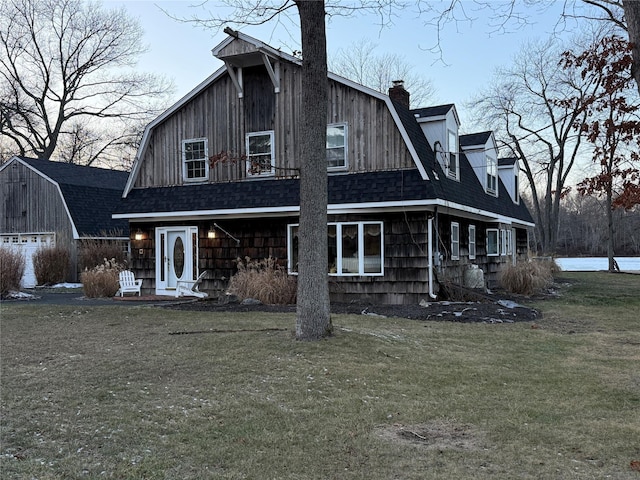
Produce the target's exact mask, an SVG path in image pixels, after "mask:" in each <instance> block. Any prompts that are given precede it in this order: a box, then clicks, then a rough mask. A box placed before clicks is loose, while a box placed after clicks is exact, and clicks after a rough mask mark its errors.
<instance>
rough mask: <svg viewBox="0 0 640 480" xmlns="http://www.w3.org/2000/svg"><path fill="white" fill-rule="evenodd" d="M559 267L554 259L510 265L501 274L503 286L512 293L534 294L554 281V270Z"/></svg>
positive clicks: (500, 279) (557, 269)
mask: <svg viewBox="0 0 640 480" xmlns="http://www.w3.org/2000/svg"><path fill="white" fill-rule="evenodd" d="M558 271H559V268H558V266H557V265H556V263H555V262H553V261H544V262H539V261H529V262H521V263H518V264H516V265H509V266H507V267H506V268H504V269H503V270H502V271H501V272H500V275H499V279H498V280H499V282H500V285H501V286H502V288H504V289H505V290H506V291H508V292H511V293H517V294H520V295H533V294H535V293H539V292H541V291H543V290H544V289H545V288H548V287H550V286H551V284H552V283H553V275H554V272H558Z"/></svg>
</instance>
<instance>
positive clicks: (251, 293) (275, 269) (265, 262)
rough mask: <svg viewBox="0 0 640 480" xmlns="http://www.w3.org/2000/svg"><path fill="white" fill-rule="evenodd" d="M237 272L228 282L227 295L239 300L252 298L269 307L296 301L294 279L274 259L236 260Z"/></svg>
mask: <svg viewBox="0 0 640 480" xmlns="http://www.w3.org/2000/svg"><path fill="white" fill-rule="evenodd" d="M236 262H237V265H238V271H237V273H236V274H235V275H233V276H232V277H231V280H230V281H229V288H228V291H229V293H231V294H233V295H236V296H237V297H238V298H239V299H240V300H244V299H246V298H254V299H256V300H260V301H261V302H262V303H265V304H269V305H289V304H293V303H295V301H296V289H297V282H296V277H295V276H293V275H289V274H288V273H287V271H286V269H285V268H284V267H282V266H281V265H278V263H277V262H276V260H275V258H272V257H269V258H264V259H262V260H252V259H250V258H249V257H245V259H244V260H242V259H241V258H238V259H237V260H236Z"/></svg>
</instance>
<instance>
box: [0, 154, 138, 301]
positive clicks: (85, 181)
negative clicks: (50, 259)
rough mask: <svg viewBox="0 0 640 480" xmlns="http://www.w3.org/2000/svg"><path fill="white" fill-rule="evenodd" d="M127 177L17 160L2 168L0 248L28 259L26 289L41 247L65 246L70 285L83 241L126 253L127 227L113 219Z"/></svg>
mask: <svg viewBox="0 0 640 480" xmlns="http://www.w3.org/2000/svg"><path fill="white" fill-rule="evenodd" d="M127 178H128V174H127V172H122V171H116V170H106V169H102V168H94V167H84V166H80V165H73V164H69V163H61V162H52V161H49V160H42V159H36V158H28V157H20V156H14V157H12V158H11V159H10V160H9V161H8V162H6V163H4V164H2V165H0V205H2V206H1V207H0V208H2V216H1V217H0V245H1V246H3V247H7V248H11V249H12V250H17V251H20V252H22V253H23V254H24V256H25V260H26V268H25V274H24V277H23V279H22V286H23V287H27V288H29V287H34V286H35V285H36V278H35V274H34V271H33V263H32V255H33V253H34V252H35V251H36V250H37V249H38V248H39V247H42V246H47V245H53V244H57V245H63V246H66V247H67V248H68V250H69V252H70V256H71V268H70V276H69V278H68V279H67V280H68V281H70V282H77V281H78V279H79V273H80V272H79V271H78V270H79V267H78V247H79V245H80V243H81V242H82V240H83V239H87V238H93V239H103V240H105V241H115V242H119V243H121V244H122V247H123V248H125V249H126V248H127V245H128V241H129V225H128V222H127V221H125V220H116V219H113V218H112V217H111V213H112V211H113V209H114V208H115V205H116V204H118V203H119V201H120V197H121V196H122V191H123V189H124V186H125V184H126V181H127Z"/></svg>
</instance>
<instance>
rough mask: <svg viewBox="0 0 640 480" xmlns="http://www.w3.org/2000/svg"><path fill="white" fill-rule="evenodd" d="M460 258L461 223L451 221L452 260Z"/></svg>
mask: <svg viewBox="0 0 640 480" xmlns="http://www.w3.org/2000/svg"><path fill="white" fill-rule="evenodd" d="M459 259H460V224H459V223H458V222H451V260H459Z"/></svg>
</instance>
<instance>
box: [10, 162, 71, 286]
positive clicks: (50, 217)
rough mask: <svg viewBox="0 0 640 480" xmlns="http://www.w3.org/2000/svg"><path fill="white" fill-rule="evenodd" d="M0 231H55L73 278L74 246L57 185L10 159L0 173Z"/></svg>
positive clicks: (69, 224)
mask: <svg viewBox="0 0 640 480" xmlns="http://www.w3.org/2000/svg"><path fill="white" fill-rule="evenodd" d="M0 209H1V210H2V215H1V217H0V232H3V233H39V232H41V233H45V232H47V233H48V232H54V233H55V234H56V244H57V245H61V246H63V247H66V248H67V249H68V250H69V252H70V254H71V269H70V277H69V278H68V280H69V281H77V279H78V274H77V251H76V250H77V247H76V242H75V240H73V229H72V228H71V222H70V220H69V216H68V215H67V211H66V209H65V208H64V202H63V201H62V197H61V196H60V192H59V190H58V188H57V187H56V186H55V185H53V184H52V183H51V182H50V181H48V180H46V179H45V178H43V177H42V176H41V175H39V174H37V173H36V172H34V171H33V170H31V169H30V168H27V167H25V166H24V165H23V164H21V163H19V162H13V164H12V165H9V166H7V167H6V168H4V169H3V170H2V171H1V172H0Z"/></svg>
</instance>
